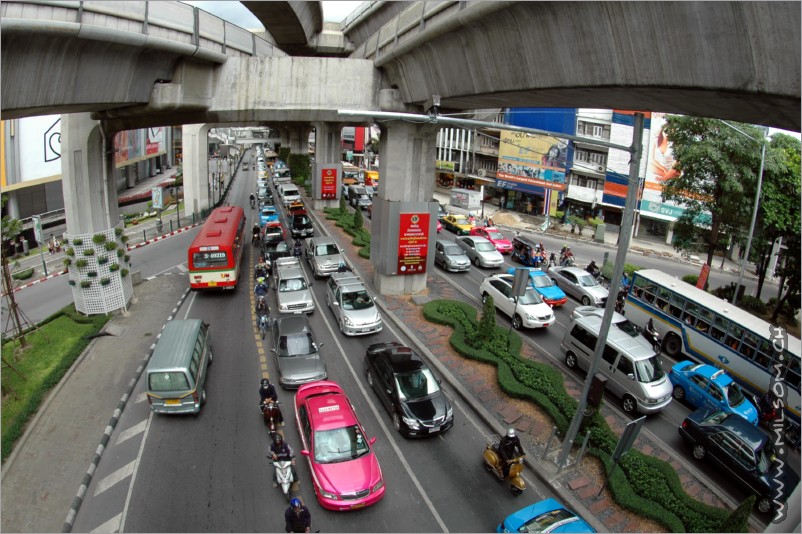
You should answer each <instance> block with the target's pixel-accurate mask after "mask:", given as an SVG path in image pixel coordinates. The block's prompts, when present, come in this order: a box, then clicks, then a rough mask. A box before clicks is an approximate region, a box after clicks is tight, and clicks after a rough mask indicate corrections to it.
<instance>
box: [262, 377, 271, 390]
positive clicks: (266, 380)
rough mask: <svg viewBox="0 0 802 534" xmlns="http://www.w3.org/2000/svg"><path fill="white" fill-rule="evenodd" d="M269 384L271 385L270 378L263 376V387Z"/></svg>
mask: <svg viewBox="0 0 802 534" xmlns="http://www.w3.org/2000/svg"><path fill="white" fill-rule="evenodd" d="M269 385H270V380H268V379H267V378H263V379H262V387H263V388H266V387H268V386H269Z"/></svg>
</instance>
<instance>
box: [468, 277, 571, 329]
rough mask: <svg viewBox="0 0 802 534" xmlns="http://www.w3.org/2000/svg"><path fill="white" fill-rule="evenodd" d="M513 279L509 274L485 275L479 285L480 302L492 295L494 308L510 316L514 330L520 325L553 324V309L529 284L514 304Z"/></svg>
mask: <svg viewBox="0 0 802 534" xmlns="http://www.w3.org/2000/svg"><path fill="white" fill-rule="evenodd" d="M513 280H514V277H513V276H511V275H509V274H496V275H493V276H488V277H486V278H485V279H484V280H483V281H482V285H481V286H480V287H479V293H480V294H481V295H482V302H485V301H486V300H487V298H488V297H492V298H493V304H494V305H495V306H496V309H497V310H501V311H502V312H504V313H505V314H507V315H508V316H509V317H510V318H511V320H512V327H513V328H515V329H516V330H519V329H521V328H522V327H525V328H545V327H547V326H551V325H553V324H554V322H555V321H556V320H557V319H556V318H555V317H554V310H552V309H551V306H549V305H548V304H546V303H545V302H543V299H542V298H541V297H540V295H539V294H538V292H537V291H535V290H534V289H532V287H531V286H527V288H526V291H525V292H524V294H523V295H521V296H520V297H518V299H517V300H518V302H517V306H516V302H515V301H516V299H515V297H514V296H513V293H512V282H513Z"/></svg>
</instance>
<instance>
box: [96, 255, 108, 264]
mask: <svg viewBox="0 0 802 534" xmlns="http://www.w3.org/2000/svg"><path fill="white" fill-rule="evenodd" d="M108 262H109V257H108V256H98V257H97V264H98V265H105V264H106V263H108Z"/></svg>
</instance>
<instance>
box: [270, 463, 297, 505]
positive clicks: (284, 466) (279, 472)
mask: <svg viewBox="0 0 802 534" xmlns="http://www.w3.org/2000/svg"><path fill="white" fill-rule="evenodd" d="M273 468H274V469H275V470H276V474H275V482H276V484H277V485H278V486H279V487H280V488H281V492H282V493H283V494H284V497H286V498H287V501H289V500H290V498H291V497H292V484H293V482H295V477H294V476H293V473H292V460H291V459H286V457H283V458H279V459H278V460H273Z"/></svg>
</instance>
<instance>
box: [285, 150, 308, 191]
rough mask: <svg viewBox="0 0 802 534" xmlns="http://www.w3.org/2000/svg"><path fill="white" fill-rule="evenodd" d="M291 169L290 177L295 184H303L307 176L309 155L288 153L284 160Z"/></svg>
mask: <svg viewBox="0 0 802 534" xmlns="http://www.w3.org/2000/svg"><path fill="white" fill-rule="evenodd" d="M285 161H286V162H287V165H289V167H290V169H292V179H293V181H294V182H296V183H297V184H303V183H304V182H306V180H307V179H308V178H309V156H308V155H306V154H290V156H289V159H287V160H285Z"/></svg>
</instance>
